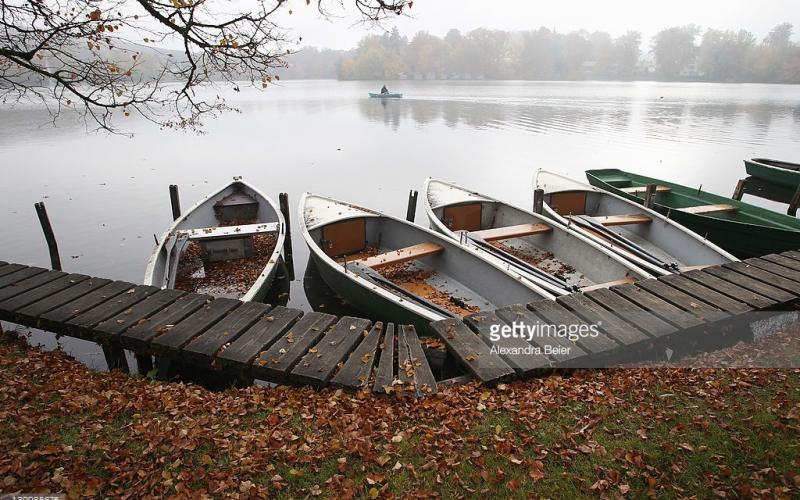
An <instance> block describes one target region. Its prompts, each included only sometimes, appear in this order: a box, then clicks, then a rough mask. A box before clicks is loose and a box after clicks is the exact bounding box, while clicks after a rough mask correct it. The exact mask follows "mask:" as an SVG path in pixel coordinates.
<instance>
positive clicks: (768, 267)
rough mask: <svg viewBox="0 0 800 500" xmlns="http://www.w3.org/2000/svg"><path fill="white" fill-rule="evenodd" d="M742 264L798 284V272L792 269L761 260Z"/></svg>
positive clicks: (799, 277) (799, 274) (799, 275)
mask: <svg viewBox="0 0 800 500" xmlns="http://www.w3.org/2000/svg"><path fill="white" fill-rule="evenodd" d="M744 262H745V263H746V264H749V265H751V266H755V267H757V268H759V269H763V270H764V271H769V272H771V273H774V274H777V275H778V276H781V277H783V278H788V279H790V280H792V281H797V282H798V283H800V271H795V270H794V269H790V268H788V267H785V266H782V265H780V264H776V263H774V262H770V261H768V260H764V259H761V258H758V259H747V260H745V261H744Z"/></svg>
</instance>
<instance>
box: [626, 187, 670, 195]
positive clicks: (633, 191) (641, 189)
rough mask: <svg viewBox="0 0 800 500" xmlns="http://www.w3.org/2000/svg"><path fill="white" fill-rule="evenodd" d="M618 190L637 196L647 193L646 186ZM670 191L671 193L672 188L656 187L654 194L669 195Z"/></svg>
mask: <svg viewBox="0 0 800 500" xmlns="http://www.w3.org/2000/svg"><path fill="white" fill-rule="evenodd" d="M618 189H619V190H620V191H623V192H625V193H628V194H639V193H644V192H645V191H647V186H631V187H625V188H618ZM670 191H672V188H670V187H669V186H660V185H659V186H656V193H669V192H670Z"/></svg>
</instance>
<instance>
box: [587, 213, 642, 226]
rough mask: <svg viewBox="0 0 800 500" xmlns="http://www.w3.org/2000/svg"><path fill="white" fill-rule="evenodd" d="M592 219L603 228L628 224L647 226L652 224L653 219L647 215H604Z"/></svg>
mask: <svg viewBox="0 0 800 500" xmlns="http://www.w3.org/2000/svg"><path fill="white" fill-rule="evenodd" d="M593 219H595V220H596V221H597V222H599V223H600V224H602V225H604V226H627V225H629V224H648V223H650V222H653V218H652V217H650V216H649V215H647V214H629V215H606V216H604V217H593Z"/></svg>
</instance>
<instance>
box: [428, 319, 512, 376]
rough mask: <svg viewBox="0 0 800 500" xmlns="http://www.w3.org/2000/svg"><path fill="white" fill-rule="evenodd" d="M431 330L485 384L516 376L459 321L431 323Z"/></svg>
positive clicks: (448, 320) (449, 320)
mask: <svg viewBox="0 0 800 500" xmlns="http://www.w3.org/2000/svg"><path fill="white" fill-rule="evenodd" d="M431 329H432V330H433V331H434V332H435V333H436V334H437V335H438V336H439V337H440V338H441V339H442V340H443V341H444V343H445V345H446V346H447V350H448V351H450V354H452V355H453V357H455V358H456V359H457V360H458V361H459V363H461V365H462V366H463V367H464V368H465V369H466V370H467V371H469V372H470V373H471V374H473V375H474V376H475V378H477V379H478V380H480V381H481V382H483V383H488V384H492V383H496V382H500V381H502V380H505V379H508V378H510V377H512V376H513V375H514V369H513V368H511V367H510V366H508V365H507V364H506V363H505V361H503V360H502V359H501V358H500V356H496V355H494V354H492V353H491V351H490V349H489V347H488V346H487V345H486V343H485V342H484V341H483V340H482V339H481V338H480V337H478V336H477V335H476V334H475V333H474V332H473V331H472V330H470V329H469V328H468V327H467V325H465V324H464V323H462V322H461V321H460V320H457V319H446V320H442V321H436V322H434V323H431Z"/></svg>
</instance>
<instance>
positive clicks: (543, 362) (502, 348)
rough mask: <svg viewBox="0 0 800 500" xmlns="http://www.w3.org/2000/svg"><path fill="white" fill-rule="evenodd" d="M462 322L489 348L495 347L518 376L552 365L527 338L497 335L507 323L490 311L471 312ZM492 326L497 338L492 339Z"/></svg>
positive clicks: (527, 374)
mask: <svg viewBox="0 0 800 500" xmlns="http://www.w3.org/2000/svg"><path fill="white" fill-rule="evenodd" d="M464 323H466V324H467V326H469V327H470V328H472V330H474V331H475V332H476V333H477V334H478V335H479V336H480V337H481V339H483V341H484V342H485V343H486V345H488V346H489V348H490V349H491V348H492V347H495V348H496V350H497V351H498V355H499V356H500V357H501V358H502V359H503V361H505V362H506V364H508V366H510V367H511V368H513V369H514V371H515V372H517V376H519V377H527V376H530V375H532V374H534V373H537V372H538V371H540V370H542V369H544V368H550V367H551V366H552V361H550V358H548V357H547V356H545V355H544V354H543V353H541V352H537V351H536V350H535V349H533V346H532V345H531V343H530V342H528V341H527V340H525V339H523V338H519V337H505V336H502V335H499V332H500V330H501V329H502V328H503V327H504V326H505V327H507V326H508V323H506V322H505V321H503V320H502V319H501V318H500V317H498V316H497V314H495V313H494V312H492V311H486V312H479V313H475V314H471V315H469V316H467V317H465V318H464ZM493 328H494V329H495V330H494V332H495V336H496V338H497V340H492V331H493V330H492V329H493Z"/></svg>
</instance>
